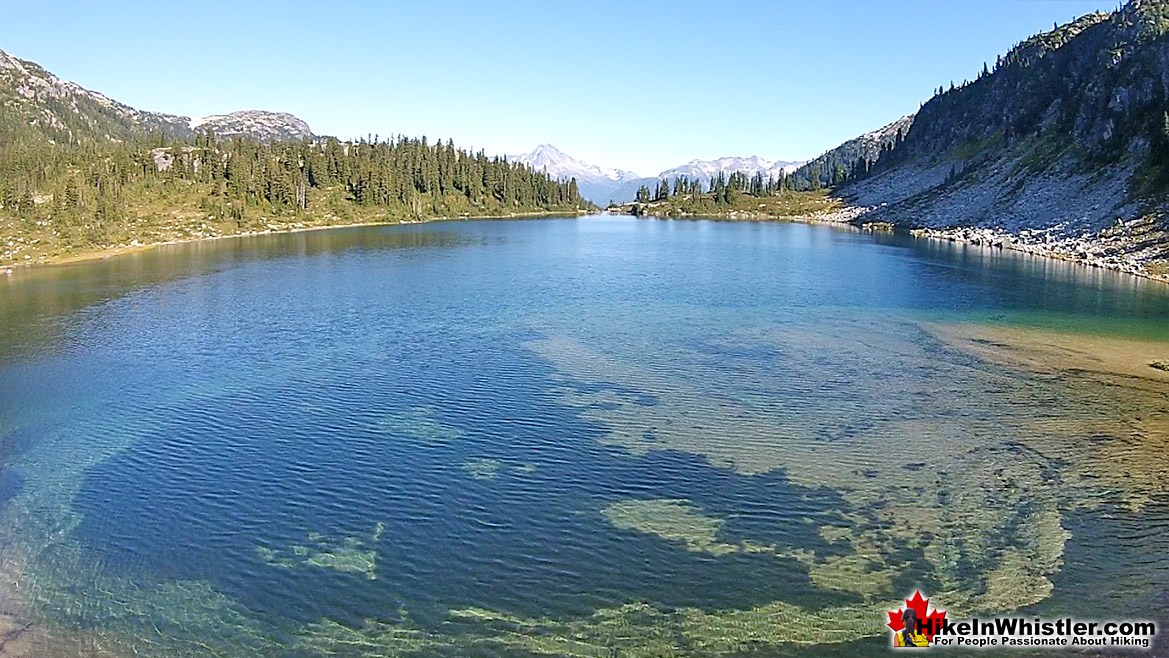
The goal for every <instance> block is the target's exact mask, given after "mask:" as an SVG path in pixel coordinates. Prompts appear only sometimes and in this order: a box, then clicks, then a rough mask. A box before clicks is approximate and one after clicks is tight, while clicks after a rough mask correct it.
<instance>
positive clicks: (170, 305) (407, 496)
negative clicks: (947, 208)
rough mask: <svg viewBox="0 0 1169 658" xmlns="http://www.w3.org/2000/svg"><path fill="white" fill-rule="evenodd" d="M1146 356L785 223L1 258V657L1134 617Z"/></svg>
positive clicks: (1159, 447) (1082, 305)
mask: <svg viewBox="0 0 1169 658" xmlns="http://www.w3.org/2000/svg"><path fill="white" fill-rule="evenodd" d="M1160 359H1169V286H1167V285H1164V284H1160V283H1156V282H1152V281H1146V280H1142V279H1137V278H1134V277H1130V276H1127V275H1122V274H1116V273H1111V272H1106V271H1102V270H1097V269H1091V268H1087V267H1083V266H1079V265H1074V264H1069V263H1063V262H1059V261H1053V260H1046V259H1041V258H1036V257H1031V256H1027V255H1023V254H1019V253H1015V252H1011V251H1003V250H994V249H988V248H982V247H975V246H964V245H958V244H952V243H944V242H938V241H933V240H926V239H916V238H911V237H908V236H901V235H892V234H871V233H864V232H860V231H857V230H854V229H850V228H834V227H827V226H809V225H803V224H790V223H762V222H760V223H755V222H714V221H663V220H636V219H632V218H627V217H610V216H605V215H599V216H590V217H582V218H565V219H546V220H524V221H507V220H492V221H471V222H440V223H430V224H419V225H409V226H383V227H356V228H346V229H332V230H326V231H314V232H304V233H294V234H281V235H266V236H256V237H250V238H242V239H227V240H218V241H208V242H198V243H190V244H182V245H172V246H166V247H161V248H157V249H153V250H150V251H146V252H142V253H137V254H131V255H125V256H118V257H114V258H110V259H107V260H102V261H93V262H88V263H79V264H74V265H65V266H52V267H42V268H32V269H27V270H21V271H18V272H16V273H15V274H14V275H12V276H9V277H0V613H2V615H0V655H3V656H22V657H23V656H29V657H36V658H44V657H49V658H57V657H62V658H63V657H66V656H86V657H89V656H94V657H107V656H108V657H110V658H123V657H129V656H139V657H143V658H154V657H159V658H161V657H187V656H218V657H232V658H234V657H245V656H262V657H277V658H301V657H306V658H308V657H333V656H336V657H341V658H348V657H354V658H357V657H374V656H378V657H382V656H400V655H401V656H485V657H486V656H525V657H526V656H571V657H578V656H579V657H584V656H619V657H625V656H636V657H645V658H649V657H659V656H662V657H664V656H736V655H741V656H786V655H792V656H865V655H884V654H885V653H886V652H887V651H888V646H889V631H888V629H887V628H886V627H885V626H884V623H885V621H886V620H887V616H886V612H887V611H889V610H896V609H897V608H898V607H899V606H900V605H903V601H902V600H903V599H904V598H906V597H907V596H910V595H911V594H912V593H913V592H914V591H915V590H918V589H920V590H921V592H922V593H923V595H925V596H929V597H930V598H931V602H932V603H933V604H934V605H936V606H937V607H938V608H940V609H944V610H946V611H947V612H948V614H949V615H950V616H951V617H952V618H958V617H965V616H970V615H976V614H983V615H987V614H993V613H1001V612H1009V611H1021V612H1023V613H1026V614H1027V615H1037V616H1044V617H1064V616H1073V617H1077V618H1086V619H1104V618H1137V619H1151V620H1157V621H1162V623H1164V620H1166V619H1167V618H1169V557H1167V556H1169V372H1167V371H1164V370H1160V369H1158V368H1155V367H1152V366H1151V365H1150V364H1152V363H1154V362H1156V361H1158V360H1160ZM1166 641H1167V640H1164V639H1163V638H1162V639H1161V641H1160V642H1159V643H1158V645H1156V646H1157V647H1160V644H1162V643H1164V642H1166ZM1164 648H1165V649H1167V650H1169V647H1164ZM1020 655H1025V654H1020ZM1039 655H1051V654H1050V653H1045V652H1041V653H1040V654H1039ZM1092 655H1098V654H1092Z"/></svg>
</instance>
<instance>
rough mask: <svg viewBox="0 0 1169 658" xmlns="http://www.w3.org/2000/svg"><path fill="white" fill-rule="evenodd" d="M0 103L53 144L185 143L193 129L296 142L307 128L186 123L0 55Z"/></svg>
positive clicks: (243, 116)
mask: <svg viewBox="0 0 1169 658" xmlns="http://www.w3.org/2000/svg"><path fill="white" fill-rule="evenodd" d="M0 102H2V103H4V104H5V105H7V106H9V107H10V108H13V109H16V110H17V111H19V112H20V113H21V114H23V116H24V117H25V119H27V121H28V122H29V124H30V125H32V126H35V127H37V128H38V129H39V130H41V131H43V132H44V134H45V135H46V136H47V137H48V138H49V139H51V140H54V141H72V140H78V139H96V140H111V139H113V140H124V139H127V138H129V137H132V136H135V135H137V136H141V135H143V134H146V133H150V132H155V131H158V132H162V133H163V134H165V135H167V136H169V137H172V138H180V139H190V138H191V137H192V136H193V135H194V134H195V131H196V129H197V128H198V129H202V130H208V129H209V130H212V131H213V132H215V133H216V134H217V135H219V136H221V137H232V136H235V135H244V136H247V137H251V138H253V139H259V140H269V141H271V140H281V139H302V138H303V137H306V136H311V135H312V132H311V131H310V130H309V127H308V124H306V123H305V122H304V121H302V120H300V119H298V118H296V117H294V116H292V115H291V114H285V113H278V112H263V111H257V110H250V111H245V112H233V113H231V114H223V115H214V116H209V117H203V118H202V119H191V118H190V117H186V116H181V115H178V114H167V113H164V112H148V111H145V110H139V109H136V108H133V107H130V106H129V105H126V104H125V103H119V102H118V101H116V100H113V99H111V98H109V97H107V96H106V95H104V94H102V93H100V92H96V91H93V90H90V89H86V88H85V87H82V86H81V85H79V84H77V83H75V82H69V81H66V80H61V79H60V78H58V77H57V76H55V75H53V74H52V73H50V72H49V71H47V70H45V69H44V67H42V66H41V65H39V64H37V63H36V62H30V61H27V60H23V59H19V58H17V57H13V56H12V55H9V54H8V53H6V52H4V51H3V50H0Z"/></svg>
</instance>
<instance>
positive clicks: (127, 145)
mask: <svg viewBox="0 0 1169 658" xmlns="http://www.w3.org/2000/svg"><path fill="white" fill-rule="evenodd" d="M311 137H312V134H311V132H310V131H309V129H308V125H307V124H305V123H304V122H303V121H301V120H299V119H297V118H296V117H293V116H292V115H288V114H280V113H272V112H261V111H249V112H238V113H232V114H229V115H222V116H214V117H207V118H204V119H201V120H195V121H192V120H190V119H189V118H187V117H182V116H179V115H172V114H162V113H156V112H144V111H140V110H137V109H135V108H133V107H130V106H129V105H126V104H123V103H119V102H117V101H115V100H112V99H110V98H107V97H106V96H104V95H102V94H100V93H98V92H94V91H89V90H87V89H84V88H83V87H81V86H79V85H77V84H75V83H72V82H64V81H61V80H60V79H59V78H57V77H56V76H54V75H52V74H51V73H49V72H48V71H46V70H44V69H43V68H42V67H40V66H38V65H37V64H35V63H33V62H27V61H23V60H19V59H17V58H15V57H12V56H10V55H8V54H6V53H2V52H0V274H7V273H9V272H10V269H9V268H10V267H11V266H13V265H21V264H31V263H39V262H53V261H60V260H66V259H70V258H74V257H79V256H86V255H93V254H101V253H110V252H114V251H119V250H124V249H132V248H138V247H140V246H144V245H150V244H158V243H164V242H174V241H181V240H193V239H200V238H209V237H220V236H227V235H239V234H247V233H257V232H269V231H281V230H295V229H302V228H309V227H314V226H326V225H341V224H360V223H385V222H402V221H423V220H426V219H431V218H442V217H448V218H453V217H488V216H515V215H523V214H548V213H575V212H578V211H582V210H584V209H586V208H589V207H590V206H589V205H588V203H587V202H586V201H584V200H583V199H581V197H580V195H579V192H578V189H577V186H576V184H575V183H572V182H560V181H557V180H554V179H551V178H549V177H548V176H547V175H546V174H543V173H539V172H534V171H532V170H531V169H530V168H528V167H526V166H524V165H522V164H518V163H513V162H509V161H508V160H506V159H505V158H500V157H488V156H487V155H486V154H484V153H483V152H478V153H471V152H469V151H466V150H461V149H458V148H456V147H455V145H454V144H452V143H450V142H449V141H448V142H446V143H442V142H434V143H428V142H427V140H426V138H421V139H409V138H402V137H399V138H396V139H394V140H392V141H379V142H373V143H370V142H365V141H361V142H339V141H337V140H335V139H331V138H330V139H320V138H312V139H309V138H311ZM226 138H231V139H226Z"/></svg>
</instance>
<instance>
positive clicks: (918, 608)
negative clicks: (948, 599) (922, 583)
mask: <svg viewBox="0 0 1169 658" xmlns="http://www.w3.org/2000/svg"><path fill="white" fill-rule="evenodd" d="M929 604H930V600H929V599H923V598H922V597H921V592H920V591H917V592H914V593H913V598H912V599H905V605H906V606H907V607H909V608H913V611H914V612H916V613H917V619H918V621H920V622H921V632H922V634H923V635H925V636H926V639H928V640H929V641H930V642H933V641H934V634H935V633H936V632H937V631H938V630H939V629H941V627H942V620H943V619H945V618H946V611H945V610H938V609H936V608H935V609H934V610H933V612H930V613H929V614H926V609H927V608H929ZM904 613H905V610H904V609H902V608H898V609H897V611H896V612H892V611H891V612H889V622H888V623H887V624H885V625H886V626H888V627H889V628H891V629H893V632H894V633H896V632H898V631H900V630H901V629H903V628H905V622H903V621H902V620H901V615H902V614H904Z"/></svg>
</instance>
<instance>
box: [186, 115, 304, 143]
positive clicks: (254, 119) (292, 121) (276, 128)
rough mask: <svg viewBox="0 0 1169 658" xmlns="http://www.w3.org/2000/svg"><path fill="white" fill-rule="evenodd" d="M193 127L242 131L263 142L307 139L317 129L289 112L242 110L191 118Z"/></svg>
mask: <svg viewBox="0 0 1169 658" xmlns="http://www.w3.org/2000/svg"><path fill="white" fill-rule="evenodd" d="M190 126H191V129H192V130H196V131H202V130H210V131H211V132H213V133H215V135H216V136H217V137H235V136H237V135H242V136H246V137H251V138H252V139H258V140H260V141H262V142H283V141H291V140H300V139H307V138H310V137H312V136H313V131H312V130H311V129H310V128H309V127H308V124H307V123H305V122H304V120H303V119H300V118H298V117H295V116H293V115H291V114H289V113H287V112H268V111H266V110H242V111H240V112H232V113H230V114H212V115H210V116H205V117H201V118H199V119H191V121H190Z"/></svg>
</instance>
